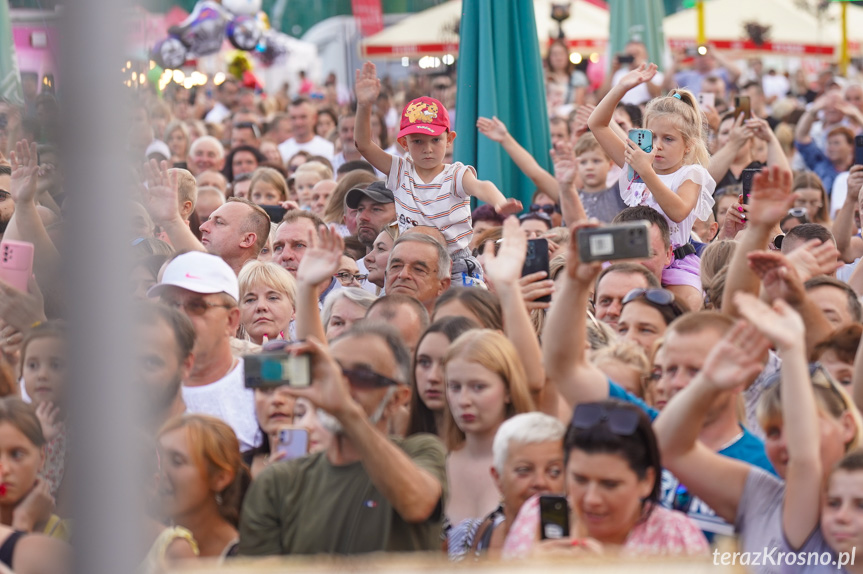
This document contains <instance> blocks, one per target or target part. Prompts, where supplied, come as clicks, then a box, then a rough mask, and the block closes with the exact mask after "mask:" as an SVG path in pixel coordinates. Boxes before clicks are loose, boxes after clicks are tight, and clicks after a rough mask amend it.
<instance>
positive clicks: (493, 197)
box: [462, 170, 523, 217]
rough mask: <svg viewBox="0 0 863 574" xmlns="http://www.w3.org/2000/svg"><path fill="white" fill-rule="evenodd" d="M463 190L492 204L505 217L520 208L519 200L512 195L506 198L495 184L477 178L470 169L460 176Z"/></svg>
mask: <svg viewBox="0 0 863 574" xmlns="http://www.w3.org/2000/svg"><path fill="white" fill-rule="evenodd" d="M462 185H463V186H464V190H465V192H466V193H467V194H468V195H470V196H471V197H475V198H477V199H478V200H480V201H482V202H484V203H488V204H489V205H493V206H494V210H495V211H496V212H498V213H499V214H500V215H503V216H504V217H506V216H507V215H512V214H514V213H518V212H520V211H521V210H522V207H523V206H522V205H521V202H520V201H519V200H517V199H515V198H513V197H510V198H509V199H507V198H506V197H504V195H503V193H501V191H500V190H499V189H498V188H497V186H496V185H495V184H494V183H492V182H490V181H486V180H483V179H477V177H476V176H475V175H474V174H473V172H472V171H470V170H466V171H465V172H464V177H463V178H462Z"/></svg>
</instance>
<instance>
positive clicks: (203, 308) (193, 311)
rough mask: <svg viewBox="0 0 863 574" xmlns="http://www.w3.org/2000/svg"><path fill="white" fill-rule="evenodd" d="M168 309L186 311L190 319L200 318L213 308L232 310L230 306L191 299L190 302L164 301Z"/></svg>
mask: <svg viewBox="0 0 863 574" xmlns="http://www.w3.org/2000/svg"><path fill="white" fill-rule="evenodd" d="M162 302H163V303H164V304H165V305H167V306H168V307H172V308H174V309H177V310H178V311H179V310H180V308H182V309H184V310H185V311H186V314H187V315H189V316H190V317H200V316H201V315H203V314H204V313H206V312H207V311H209V310H210V309H212V308H213V307H221V308H223V309H230V308H231V307H230V306H229V305H223V304H219V303H210V302H209V301H204V300H203V299H190V300H189V301H168V300H163V301H162Z"/></svg>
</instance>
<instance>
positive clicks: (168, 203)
mask: <svg viewBox="0 0 863 574" xmlns="http://www.w3.org/2000/svg"><path fill="white" fill-rule="evenodd" d="M144 175H145V177H146V178H147V187H143V186H142V188H141V200H142V202H143V203H144V207H145V208H147V213H149V214H150V217H152V218H153V221H154V222H155V223H156V225H158V226H159V227H161V228H162V231H164V232H165V233H167V235H168V238H169V239H170V240H171V245H173V246H174V249H175V250H176V251H177V252H178V253H182V252H183V251H206V249H205V248H204V246H203V245H201V242H200V241H198V239H197V238H196V237H195V236H194V234H193V233H192V230H191V229H189V226H188V225H187V224H186V222H185V221H183V218H182V216H181V215H180V209H179V207H178V206H179V203H180V202H179V199H178V192H177V177H178V175H177V172H176V171H175V172H172V173H168V162H166V161H163V162H162V164H161V165H159V164H158V163H156V160H150V161H149V163H145V164H144Z"/></svg>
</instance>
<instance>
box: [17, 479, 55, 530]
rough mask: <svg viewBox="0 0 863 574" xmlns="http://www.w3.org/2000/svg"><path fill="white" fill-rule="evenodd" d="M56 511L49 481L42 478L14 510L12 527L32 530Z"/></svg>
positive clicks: (37, 480)
mask: <svg viewBox="0 0 863 574" xmlns="http://www.w3.org/2000/svg"><path fill="white" fill-rule="evenodd" d="M53 512H54V497H53V496H51V489H50V487H49V486H48V483H47V482H46V481H44V480H42V479H41V478H37V479H36V484H35V485H34V486H33V488H31V489H30V492H28V493H27V494H26V495H25V496H24V498H22V499H21V501H20V502H19V503H18V504H17V505H15V509H14V510H13V511H12V528H14V529H15V530H21V531H24V532H32V531H33V530H34V529H35V527H36V525H37V524H43V523H45V522H47V521H48V520H49V519H50V518H51V513H53Z"/></svg>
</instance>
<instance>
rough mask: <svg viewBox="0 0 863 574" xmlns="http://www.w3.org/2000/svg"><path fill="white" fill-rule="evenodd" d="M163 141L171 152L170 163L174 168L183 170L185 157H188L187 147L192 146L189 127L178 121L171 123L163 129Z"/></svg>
mask: <svg viewBox="0 0 863 574" xmlns="http://www.w3.org/2000/svg"><path fill="white" fill-rule="evenodd" d="M164 140H165V143H167V144H168V149H170V150H171V163H172V164H173V165H174V167H182V168H185V167H186V156H188V155H189V146H190V145H191V144H192V140H191V138H190V136H189V127H188V126H187V125H186V124H185V123H183V122H181V121H179V120H174V121H172V122H171V123H169V124H168V127H166V128H165V137H164Z"/></svg>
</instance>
